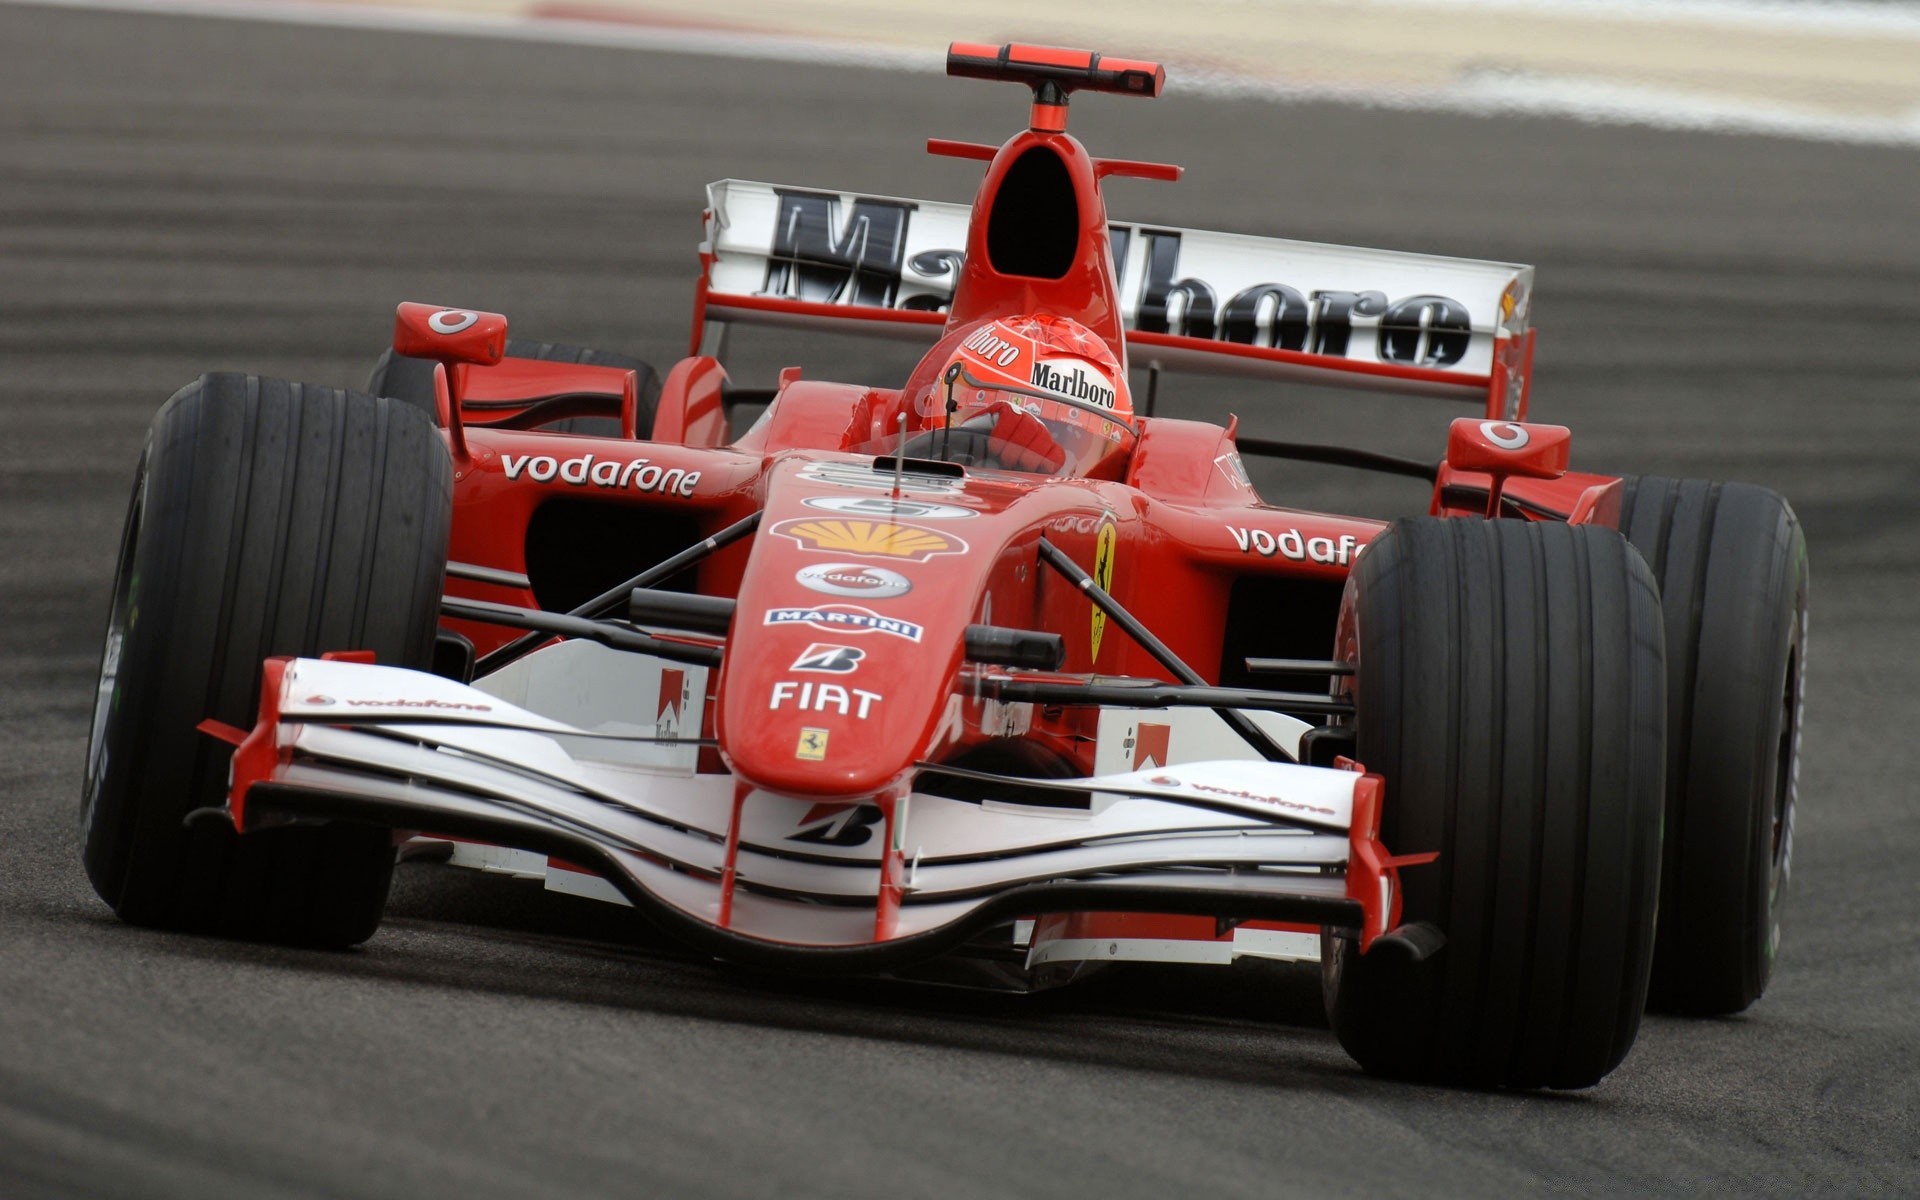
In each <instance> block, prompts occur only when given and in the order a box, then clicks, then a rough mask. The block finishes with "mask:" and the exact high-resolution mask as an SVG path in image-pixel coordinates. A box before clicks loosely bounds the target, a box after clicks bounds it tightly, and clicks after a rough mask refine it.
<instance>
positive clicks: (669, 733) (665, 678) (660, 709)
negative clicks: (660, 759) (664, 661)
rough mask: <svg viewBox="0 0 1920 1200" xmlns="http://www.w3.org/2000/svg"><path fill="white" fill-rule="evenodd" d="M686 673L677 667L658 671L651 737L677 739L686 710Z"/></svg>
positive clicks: (663, 668)
mask: <svg viewBox="0 0 1920 1200" xmlns="http://www.w3.org/2000/svg"><path fill="white" fill-rule="evenodd" d="M686 692H687V673H686V672H685V671H683V670H680V669H679V668H677V667H662V668H661V669H660V698H659V700H658V701H656V702H655V704H654V713H653V736H655V737H660V738H677V737H679V736H680V719H681V717H682V716H683V715H684V714H685V712H686V710H687V694H686Z"/></svg>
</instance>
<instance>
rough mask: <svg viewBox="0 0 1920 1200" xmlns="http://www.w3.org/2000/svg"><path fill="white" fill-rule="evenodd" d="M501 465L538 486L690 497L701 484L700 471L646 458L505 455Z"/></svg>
mask: <svg viewBox="0 0 1920 1200" xmlns="http://www.w3.org/2000/svg"><path fill="white" fill-rule="evenodd" d="M500 465H501V467H502V468H504V469H505V471H506V473H507V478H508V479H510V480H518V479H519V478H520V477H521V476H523V475H524V476H526V477H527V478H528V479H531V480H532V481H533V482H535V483H552V482H553V481H554V480H556V479H557V480H559V481H560V482H561V483H565V484H571V485H572V486H574V487H588V486H592V487H600V488H608V489H615V490H627V491H635V492H652V493H654V494H656V495H661V496H691V495H693V489H694V488H695V487H697V486H699V483H700V472H698V471H689V470H687V469H686V468H685V467H662V466H660V465H658V464H657V463H655V462H654V461H653V460H652V459H647V458H635V459H629V460H628V461H626V462H621V461H620V460H619V459H617V458H597V457H595V456H594V455H591V454H581V455H576V456H575V457H573V458H566V459H561V458H555V457H554V456H553V455H551V454H502V455H501V456H500Z"/></svg>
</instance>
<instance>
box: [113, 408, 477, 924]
mask: <svg viewBox="0 0 1920 1200" xmlns="http://www.w3.org/2000/svg"><path fill="white" fill-rule="evenodd" d="M451 506H452V470H451V465H450V463H449V461H448V457H447V452H446V448H445V446H444V444H443V443H442V441H441V438H440V435H439V433H438V432H436V431H435V430H434V428H433V426H432V425H431V424H430V423H429V422H428V421H427V420H425V419H424V418H423V417H422V416H421V415H420V414H419V413H418V412H417V411H415V410H414V409H412V408H410V407H408V406H407V405H404V404H400V403H397V402H395V401H392V400H382V399H376V398H375V397H373V396H365V395H357V394H353V393H348V392H342V391H339V390H337V389H334V388H323V387H314V386H311V385H303V384H297V383H288V382H285V381H282V380H277V379H261V378H258V377H255V376H250V375H236V374H215V375H206V376H202V377H201V378H200V379H199V380H198V381H196V382H194V383H192V384H189V385H188V386H187V387H185V388H183V389H181V390H180V391H179V392H178V393H177V394H175V395H174V397H173V398H172V399H171V400H169V401H168V402H167V404H166V406H165V407H164V408H162V409H161V411H160V413H159V415H158V416H156V417H155V418H154V421H153V425H152V427H151V429H150V431H149V434H148V439H147V445H146V449H145V451H144V453H143V454H142V456H141V462H140V470H139V473H138V476H137V478H136V480H135V483H134V492H133V499H132V503H131V505H130V508H129V511H128V518H127V525H126V531H125V533H124V535H123V537H122V545H121V551H120V561H119V567H118V570H117V571H116V578H115V580H114V598H113V608H112V612H111V614H110V617H109V621H108V629H107V637H106V646H105V650H104V653H103V655H102V663H101V684H100V689H99V693H98V701H97V703H96V707H95V712H94V721H93V731H92V738H91V741H90V744H89V748H88V755H87V765H86V779H85V783H84V790H83V797H82V804H81V843H82V850H81V854H82V859H83V861H84V863H85V866H86V870H87V875H88V878H89V879H90V880H91V881H92V882H93V886H94V889H95V890H96V891H97V892H99V894H100V896H101V898H102V899H103V900H105V901H106V902H107V903H108V904H109V905H111V906H112V907H113V909H114V911H115V912H117V913H118V914H119V915H120V916H121V917H122V918H123V919H125V920H127V921H129V922H131V923H133V924H136V925H147V926H155V927H159V928H165V929H176V930H187V931H193V932H202V933H214V934H220V935H226V936H234V937H242V938H250V939H258V940H267V941H277V942H286V943H292V944H301V945H317V946H346V945H352V944H355V943H357V942H361V941H364V940H365V939H366V938H368V937H369V936H371V935H372V933H373V931H374V929H375V928H376V927H377V926H378V924H379V921H380V912H381V909H382V907H383V906H384V904H385V899H386V892H387V886H388V883H389V881H390V879H391V876H392V872H393V860H394V853H393V842H392V835H391V833H390V832H389V831H387V830H384V829H376V828H371V827H365V826H355V825H322V826H300V827H288V828H281V829H270V830H264V831H260V832H256V833H249V834H247V835H246V836H244V837H238V836H236V835H235V834H234V833H233V831H232V829H231V828H230V827H227V826H224V825H223V824H222V823H221V822H220V821H218V820H211V821H208V820H200V821H196V822H195V823H194V824H193V825H191V826H189V825H187V824H186V823H185V818H186V816H187V814H188V813H189V812H192V811H193V810H195V809H201V808H213V807H218V806H220V805H221V804H222V803H224V799H225V792H226V783H227V769H228V764H229V762H230V760H231V757H232V751H231V747H229V746H227V745H225V744H224V743H221V742H219V741H216V740H214V739H213V738H210V737H208V736H206V735H204V734H202V733H200V732H198V731H197V730H196V728H195V726H196V725H197V724H198V723H199V722H200V721H201V720H202V719H203V718H206V717H213V718H215V719H217V720H220V721H223V722H225V723H227V724H229V725H233V726H236V727H239V728H242V729H245V728H250V727H251V726H252V725H253V723H254V719H255V714H256V712H257V706H258V694H259V688H260V675H261V661H262V660H263V659H265V658H267V657H269V656H272V655H283V654H284V655H317V654H319V653H322V652H324V651H327V650H371V651H373V652H374V654H375V656H376V658H377V660H378V661H379V662H382V663H388V664H392V665H396V666H404V667H411V668H416V669H427V668H430V667H431V665H432V662H433V646H434V634H435V631H436V628H437V625H438V604H439V597H440V589H441V580H442V575H443V571H444V567H445V563H446V546H447V529H448V524H449V521H450V518H451Z"/></svg>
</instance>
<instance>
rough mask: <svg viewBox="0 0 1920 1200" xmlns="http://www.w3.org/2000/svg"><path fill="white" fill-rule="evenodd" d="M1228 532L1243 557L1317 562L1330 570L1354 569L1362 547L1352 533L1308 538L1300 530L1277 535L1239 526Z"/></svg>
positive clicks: (1268, 531) (1230, 526) (1232, 526)
mask: <svg viewBox="0 0 1920 1200" xmlns="http://www.w3.org/2000/svg"><path fill="white" fill-rule="evenodd" d="M1227 532H1228V533H1230V534H1232V535H1233V542H1234V545H1236V546H1238V547H1240V553H1242V554H1258V555H1259V556H1260V557H1262V558H1272V557H1273V556H1275V555H1276V554H1277V555H1279V556H1280V557H1281V558H1290V559H1292V560H1293V561H1295V562H1316V563H1322V564H1325V565H1327V566H1341V567H1344V566H1349V565H1351V564H1352V562H1353V556H1354V555H1356V554H1358V553H1359V552H1360V547H1361V542H1360V540H1359V539H1358V538H1356V537H1354V536H1353V535H1352V534H1350V533H1343V534H1341V535H1340V536H1339V537H1337V538H1330V537H1306V536H1305V535H1303V534H1302V533H1301V532H1300V531H1299V530H1298V529H1289V530H1286V531H1285V532H1283V533H1274V532H1273V531H1272V530H1270V529H1247V528H1243V527H1241V526H1239V525H1229V526H1227Z"/></svg>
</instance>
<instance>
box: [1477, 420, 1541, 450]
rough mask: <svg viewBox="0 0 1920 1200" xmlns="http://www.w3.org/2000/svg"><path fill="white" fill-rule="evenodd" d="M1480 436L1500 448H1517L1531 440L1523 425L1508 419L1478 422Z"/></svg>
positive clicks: (1531, 437) (1531, 436) (1530, 435)
mask: <svg viewBox="0 0 1920 1200" xmlns="http://www.w3.org/2000/svg"><path fill="white" fill-rule="evenodd" d="M1480 436H1481V437H1483V438H1485V439H1487V440H1488V441H1490V442H1492V443H1493V444H1494V445H1496V446H1498V447H1500V448H1501V449H1502V450H1519V449H1521V448H1522V447H1524V446H1525V445H1526V444H1527V443H1528V442H1530V441H1532V440H1533V435H1532V434H1530V433H1528V432H1527V427H1526V426H1524V425H1515V424H1513V423H1512V422H1509V421H1482V422H1480Z"/></svg>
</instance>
